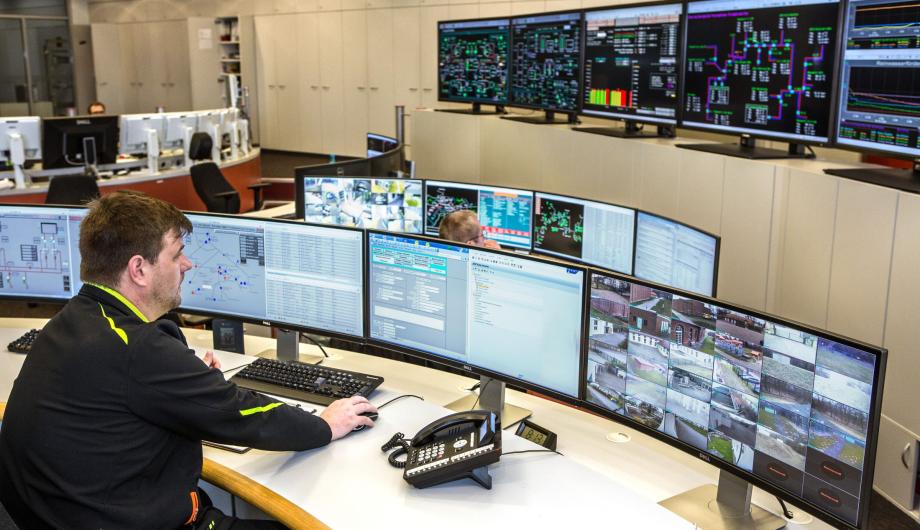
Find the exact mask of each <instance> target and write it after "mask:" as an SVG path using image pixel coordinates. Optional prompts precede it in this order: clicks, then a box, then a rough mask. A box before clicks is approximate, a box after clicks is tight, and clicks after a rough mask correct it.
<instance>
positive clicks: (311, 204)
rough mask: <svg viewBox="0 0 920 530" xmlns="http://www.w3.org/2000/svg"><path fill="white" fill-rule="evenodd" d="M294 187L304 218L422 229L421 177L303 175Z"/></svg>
mask: <svg viewBox="0 0 920 530" xmlns="http://www.w3.org/2000/svg"><path fill="white" fill-rule="evenodd" d="M296 187H297V192H296V193H297V199H296V201H297V204H296V207H295V208H296V214H297V217H298V218H300V217H302V218H303V219H304V221H306V222H309V223H322V224H334V225H339V226H355V227H358V228H377V229H380V230H389V231H393V232H410V233H414V234H421V233H422V193H423V191H422V181H421V180H409V179H375V178H370V177H365V178H343V177H303V178H298V179H297V180H296Z"/></svg>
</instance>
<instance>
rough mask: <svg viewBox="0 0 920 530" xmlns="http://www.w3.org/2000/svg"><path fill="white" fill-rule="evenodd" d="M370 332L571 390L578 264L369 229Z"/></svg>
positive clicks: (577, 337) (580, 276)
mask: <svg viewBox="0 0 920 530" xmlns="http://www.w3.org/2000/svg"><path fill="white" fill-rule="evenodd" d="M368 248H369V259H370V266H369V278H368V289H369V291H370V295H369V296H370V315H371V322H370V337H371V338H372V339H376V340H379V341H383V342H386V343H390V344H394V345H397V346H400V347H405V348H411V349H414V350H418V351H421V352H424V353H427V354H430V355H433V356H436V357H441V358H444V359H448V360H451V361H455V362H458V363H463V364H464V365H467V366H472V367H474V369H475V367H479V368H482V369H485V370H489V371H492V372H497V373H500V374H505V375H506V376H508V377H512V378H515V379H519V380H522V381H525V382H528V383H530V384H533V385H538V386H541V387H544V388H548V389H550V390H554V391H556V392H560V393H562V394H566V395H568V396H573V397H574V396H577V395H578V370H579V368H578V366H579V355H580V349H581V347H580V341H581V329H580V326H581V324H580V322H581V315H582V312H583V311H582V309H583V308H582V290H583V280H584V271H583V270H582V269H576V268H571V267H565V266H562V265H556V264H551V263H544V262H541V261H537V260H533V259H529V258H523V257H519V256H515V255H510V254H505V253H502V252H489V251H484V250H478V249H471V248H466V247H460V246H457V245H453V244H450V243H443V242H437V241H429V240H426V239H419V238H413V237H410V236H401V235H387V234H378V233H373V232H369V233H368Z"/></svg>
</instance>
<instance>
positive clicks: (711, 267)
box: [608, 211, 722, 296]
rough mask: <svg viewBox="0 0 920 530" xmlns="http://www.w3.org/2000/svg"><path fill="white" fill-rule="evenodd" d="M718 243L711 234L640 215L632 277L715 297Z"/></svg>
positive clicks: (650, 215)
mask: <svg viewBox="0 0 920 530" xmlns="http://www.w3.org/2000/svg"><path fill="white" fill-rule="evenodd" d="M721 241H722V238H720V237H719V236H717V235H715V234H710V233H708V232H704V231H702V230H700V229H698V228H694V227H692V226H689V225H686V224H684V223H681V222H678V221H674V220H672V219H668V218H667V217H661V216H659V215H654V214H650V213H648V212H642V211H640V212H639V213H638V216H637V217H636V253H635V261H634V266H633V275H634V276H636V277H637V278H642V279H645V280H649V281H653V282H657V283H660V284H663V285H669V286H672V287H676V288H678V289H683V290H685V291H691V292H694V293H699V294H703V295H706V296H715V295H716V284H717V282H718V279H719V248H720V244H721ZM608 268H609V267H608ZM618 272H619V271H618Z"/></svg>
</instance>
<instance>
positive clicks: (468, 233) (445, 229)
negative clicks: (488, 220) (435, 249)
mask: <svg viewBox="0 0 920 530" xmlns="http://www.w3.org/2000/svg"><path fill="white" fill-rule="evenodd" d="M481 233H482V228H480V226H479V216H478V215H476V212H474V211H473V210H457V211H455V212H451V213H449V214H447V215H446V216H445V217H444V219H441V225H440V226H438V237H440V238H441V239H447V240H448V241H456V242H458V243H466V242H468V241H470V240H472V239H476V238H477V237H479V235H480V234H481Z"/></svg>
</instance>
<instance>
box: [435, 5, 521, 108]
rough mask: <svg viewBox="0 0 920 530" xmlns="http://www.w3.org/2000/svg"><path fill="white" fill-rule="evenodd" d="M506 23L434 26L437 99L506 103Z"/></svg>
mask: <svg viewBox="0 0 920 530" xmlns="http://www.w3.org/2000/svg"><path fill="white" fill-rule="evenodd" d="M509 27H510V21H509V20H508V19H507V18H503V19H495V20H465V21H450V22H441V23H439V24H438V99H439V100H442V101H466V102H472V103H494V104H498V105H504V104H505V103H507V101H508V54H509V49H508V47H509V46H510V42H511V35H510V33H509Z"/></svg>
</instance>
